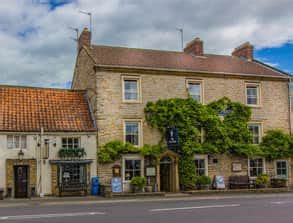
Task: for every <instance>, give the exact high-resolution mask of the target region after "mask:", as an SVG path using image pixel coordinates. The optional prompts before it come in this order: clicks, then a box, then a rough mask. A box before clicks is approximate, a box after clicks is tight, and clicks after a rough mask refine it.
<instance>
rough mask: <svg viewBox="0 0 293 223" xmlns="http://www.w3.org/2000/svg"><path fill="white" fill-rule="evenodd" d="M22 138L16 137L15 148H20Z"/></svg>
mask: <svg viewBox="0 0 293 223" xmlns="http://www.w3.org/2000/svg"><path fill="white" fill-rule="evenodd" d="M19 141H20V137H19V136H14V148H20V142H19Z"/></svg>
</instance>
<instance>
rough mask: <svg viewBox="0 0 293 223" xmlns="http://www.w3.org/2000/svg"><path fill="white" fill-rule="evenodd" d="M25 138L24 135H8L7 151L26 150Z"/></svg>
mask: <svg viewBox="0 0 293 223" xmlns="http://www.w3.org/2000/svg"><path fill="white" fill-rule="evenodd" d="M26 140H27V139H26V136H25V135H8V136H7V148H8V149H26V148H27V143H26Z"/></svg>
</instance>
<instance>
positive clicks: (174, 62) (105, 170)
mask: <svg viewBox="0 0 293 223" xmlns="http://www.w3.org/2000/svg"><path fill="white" fill-rule="evenodd" d="M288 83H289V77H288V74H286V73H285V72H282V71H280V70H277V69H275V68H273V67H271V66H269V65H266V64H264V63H262V62H260V61H257V60H255V59H254V57H253V46H252V45H251V44H250V43H245V44H243V45H241V46H239V47H237V48H235V50H234V51H233V52H232V55H215V54H206V53H205V52H204V45H203V41H202V40H200V39H199V38H195V39H194V40H192V41H191V42H190V43H188V44H187V46H186V47H185V49H184V50H183V52H175V51H163V50H149V49H135V48H125V47H114V46H101V45H94V44H91V33H90V32H89V30H87V29H84V30H83V32H82V34H81V36H80V38H79V51H78V55H77V59H76V66H75V71H74V76H73V82H72V88H73V89H82V90H87V91H88V95H89V100H90V103H91V105H92V108H93V113H94V115H95V118H96V123H97V127H98V132H97V142H98V145H103V144H105V143H107V142H109V141H111V140H114V139H117V140H121V141H124V142H126V141H128V142H131V143H133V144H135V145H137V146H141V145H143V144H146V143H147V144H157V143H158V141H159V140H160V137H161V136H160V134H159V132H158V131H156V130H155V129H152V128H150V127H149V126H148V125H147V124H146V122H145V116H144V107H145V105H146V103H147V102H149V101H157V100H158V99H167V98H187V97H188V95H191V96H192V97H193V98H194V99H195V100H198V101H200V102H201V103H203V104H207V103H209V102H212V101H215V100H217V99H220V98H222V97H223V96H226V97H228V98H230V99H231V100H232V101H237V102H241V103H243V104H246V105H248V106H250V107H251V108H252V118H251V120H250V124H249V128H250V129H251V131H252V134H253V140H254V143H259V142H260V141H261V138H262V136H263V135H264V134H265V133H266V131H267V130H270V129H276V128H278V129H283V130H284V131H285V132H287V133H291V127H290V126H291V124H290V118H289V117H290V114H289V100H288V95H289V88H288ZM177 159H178V157H177V155H176V154H174V153H172V152H169V153H167V154H162V156H161V164H158V165H157V166H156V177H155V178H156V184H157V187H158V190H164V191H177V190H178V189H179V188H178V171H177ZM194 160H195V165H196V171H197V174H200V175H202V174H203V175H209V176H211V177H213V176H217V175H220V176H224V177H225V181H226V183H227V178H228V177H229V176H231V175H248V176H250V177H256V176H257V175H260V174H261V173H268V174H269V175H270V176H272V177H273V176H278V177H284V178H288V179H289V183H290V184H291V183H292V179H291V175H292V171H291V169H292V168H291V164H290V160H277V161H267V160H265V159H263V158H259V159H251V160H247V159H243V158H240V157H232V158H231V157H228V156H224V155H218V156H208V155H206V154H198V155H195V156H194ZM144 164H145V160H144V158H143V157H141V156H139V155H133V154H129V155H124V156H123V158H122V160H118V161H116V163H115V164H109V165H101V164H98V175H99V176H100V177H101V181H102V182H104V183H109V182H110V178H111V177H112V167H113V165H118V166H119V165H120V167H121V170H122V171H121V172H122V173H121V177H122V181H123V190H124V191H127V190H129V180H130V179H131V177H132V176H133V175H145V174H146V166H145V165H144ZM164 164H166V165H164ZM166 166H169V167H167V169H166ZM160 169H164V171H160Z"/></svg>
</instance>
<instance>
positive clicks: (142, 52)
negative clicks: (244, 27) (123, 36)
mask: <svg viewBox="0 0 293 223" xmlns="http://www.w3.org/2000/svg"><path fill="white" fill-rule="evenodd" d="M90 52H91V54H92V56H93V57H94V59H95V61H96V63H97V65H113V66H127V67H143V68H165V69H176V70H186V71H195V72H212V73H226V74H244V75H245V74H248V75H255V76H272V77H287V74H285V73H283V72H282V71H278V70H277V69H274V68H271V67H269V66H267V65H264V64H262V63H260V62H258V61H255V60H254V61H248V60H244V59H240V58H238V57H234V56H226V55H213V54H205V55H204V56H194V55H191V54H188V53H184V52H176V51H163V50H148V49H135V48H124V47H112V46H99V45H93V46H92V48H90Z"/></svg>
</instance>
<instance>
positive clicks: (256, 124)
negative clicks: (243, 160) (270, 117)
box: [248, 122, 263, 145]
mask: <svg viewBox="0 0 293 223" xmlns="http://www.w3.org/2000/svg"><path fill="white" fill-rule="evenodd" d="M251 125H254V126H258V128H259V130H258V131H259V132H258V142H259V143H257V144H256V143H253V144H255V145H258V144H260V143H261V141H262V136H263V128H262V123H261V122H249V123H248V128H249V126H251Z"/></svg>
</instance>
